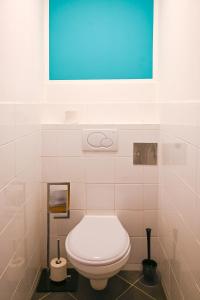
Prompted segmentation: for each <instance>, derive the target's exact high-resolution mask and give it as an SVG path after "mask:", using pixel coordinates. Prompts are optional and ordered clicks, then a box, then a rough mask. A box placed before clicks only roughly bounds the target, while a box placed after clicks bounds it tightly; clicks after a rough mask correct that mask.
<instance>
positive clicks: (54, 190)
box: [37, 182, 78, 292]
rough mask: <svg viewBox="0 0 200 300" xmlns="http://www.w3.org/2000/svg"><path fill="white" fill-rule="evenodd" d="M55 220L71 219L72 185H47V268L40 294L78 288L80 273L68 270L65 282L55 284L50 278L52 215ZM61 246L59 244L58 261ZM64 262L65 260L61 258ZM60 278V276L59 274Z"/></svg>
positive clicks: (69, 290) (40, 284) (41, 275)
mask: <svg viewBox="0 0 200 300" xmlns="http://www.w3.org/2000/svg"><path fill="white" fill-rule="evenodd" d="M51 214H52V215H53V218H55V219H68V218H70V183H69V182H56V183H47V244H46V245H47V268H43V269H42V272H41V274H40V279H39V282H38V285H37V291H38V292H74V291H76V290H77V286H78V272H77V271H76V270H74V269H72V268H69V269H68V271H67V272H68V273H67V274H68V276H67V277H66V279H65V280H64V281H62V282H61V281H58V282H54V281H53V280H51V277H50V215H51ZM59 257H60V244H59V242H58V260H59ZM60 259H62V260H63V258H60ZM59 276H60V274H59Z"/></svg>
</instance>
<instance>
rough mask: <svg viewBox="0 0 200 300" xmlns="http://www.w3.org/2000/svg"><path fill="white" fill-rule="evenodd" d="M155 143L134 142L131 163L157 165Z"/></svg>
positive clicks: (156, 145) (156, 146) (156, 147)
mask: <svg viewBox="0 0 200 300" xmlns="http://www.w3.org/2000/svg"><path fill="white" fill-rule="evenodd" d="M157 151H158V144H157V143H134V144H133V164H134V165H157V157H158V155H157Z"/></svg>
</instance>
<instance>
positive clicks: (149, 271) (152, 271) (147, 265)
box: [142, 228, 158, 286]
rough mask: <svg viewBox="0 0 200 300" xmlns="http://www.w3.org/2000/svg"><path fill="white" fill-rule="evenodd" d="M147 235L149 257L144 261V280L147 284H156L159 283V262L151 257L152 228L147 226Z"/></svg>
mask: <svg viewBox="0 0 200 300" xmlns="http://www.w3.org/2000/svg"><path fill="white" fill-rule="evenodd" d="M146 235H147V254H148V257H147V259H144V260H143V261H142V265H143V279H142V282H143V283H144V284H146V285H150V286H153V285H156V284H157V283H158V275H157V273H156V268H157V262H156V261H155V260H153V259H151V228H146Z"/></svg>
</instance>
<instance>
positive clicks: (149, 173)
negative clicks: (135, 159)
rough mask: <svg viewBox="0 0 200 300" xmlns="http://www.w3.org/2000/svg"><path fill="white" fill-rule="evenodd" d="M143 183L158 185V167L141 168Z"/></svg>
mask: <svg viewBox="0 0 200 300" xmlns="http://www.w3.org/2000/svg"><path fill="white" fill-rule="evenodd" d="M143 168H144V170H143V172H144V177H143V182H144V183H158V166H143Z"/></svg>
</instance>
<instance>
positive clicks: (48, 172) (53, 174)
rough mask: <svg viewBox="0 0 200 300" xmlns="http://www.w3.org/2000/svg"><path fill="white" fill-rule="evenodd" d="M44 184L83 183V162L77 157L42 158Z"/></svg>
mask: <svg viewBox="0 0 200 300" xmlns="http://www.w3.org/2000/svg"><path fill="white" fill-rule="evenodd" d="M42 162H43V171H42V174H43V181H44V182H61V181H63V182H66V181H70V182H83V181H84V176H83V175H84V172H83V160H82V159H81V158H79V157H44V158H43V159H42Z"/></svg>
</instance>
